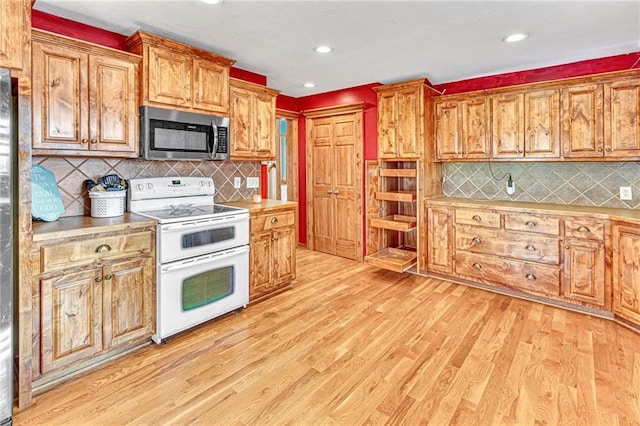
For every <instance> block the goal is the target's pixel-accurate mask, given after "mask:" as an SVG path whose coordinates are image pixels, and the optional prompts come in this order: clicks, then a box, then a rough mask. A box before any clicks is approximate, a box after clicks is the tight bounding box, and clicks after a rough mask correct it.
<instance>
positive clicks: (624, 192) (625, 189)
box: [620, 186, 633, 201]
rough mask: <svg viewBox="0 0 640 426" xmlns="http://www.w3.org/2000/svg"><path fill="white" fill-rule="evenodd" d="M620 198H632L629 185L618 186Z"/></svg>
mask: <svg viewBox="0 0 640 426" xmlns="http://www.w3.org/2000/svg"><path fill="white" fill-rule="evenodd" d="M620 199H621V200H622V201H628V200H633V194H632V193H631V187H630V186H621V187H620Z"/></svg>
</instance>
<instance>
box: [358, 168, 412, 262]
mask: <svg viewBox="0 0 640 426" xmlns="http://www.w3.org/2000/svg"><path fill="white" fill-rule="evenodd" d="M417 166H418V162H417V161H416V160H411V161H409V160H404V161H403V160H393V161H380V162H379V163H378V168H377V179H376V181H377V183H378V185H377V188H375V190H372V191H371V194H372V198H373V199H372V200H371V201H370V203H369V204H370V207H371V211H372V212H374V213H373V215H369V228H370V235H372V236H373V239H374V240H375V242H374V243H373V244H375V245H376V247H375V249H376V250H373V251H374V252H373V253H371V254H369V255H367V256H366V257H365V261H366V262H367V263H370V264H372V265H375V266H377V267H380V268H384V269H388V270H391V271H395V272H404V271H406V270H408V269H410V268H412V267H413V266H415V265H416V263H417V257H418V255H417V246H418V232H417V228H418V227H417V223H418V220H417V205H416V199H417V182H418V167H417ZM370 251H371V250H370Z"/></svg>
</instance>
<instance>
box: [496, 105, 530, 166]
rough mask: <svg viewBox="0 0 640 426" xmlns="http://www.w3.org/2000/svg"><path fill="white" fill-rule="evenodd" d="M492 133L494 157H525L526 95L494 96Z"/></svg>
mask: <svg viewBox="0 0 640 426" xmlns="http://www.w3.org/2000/svg"><path fill="white" fill-rule="evenodd" d="M491 104H492V109H491V112H492V117H491V118H492V120H491V121H492V123H491V124H492V133H493V135H492V136H493V151H492V152H493V157H494V158H523V157H524V95H523V94H522V93H515V94H503V95H496V96H493V97H492V99H491Z"/></svg>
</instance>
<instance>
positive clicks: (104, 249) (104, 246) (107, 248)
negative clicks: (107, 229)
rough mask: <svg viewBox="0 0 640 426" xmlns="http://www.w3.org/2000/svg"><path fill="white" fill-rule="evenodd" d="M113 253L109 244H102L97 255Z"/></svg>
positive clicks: (97, 249)
mask: <svg viewBox="0 0 640 426" xmlns="http://www.w3.org/2000/svg"><path fill="white" fill-rule="evenodd" d="M108 251H111V246H110V245H109V244H101V245H99V246H98V247H97V248H96V253H105V252H108Z"/></svg>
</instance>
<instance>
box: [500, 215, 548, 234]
mask: <svg viewBox="0 0 640 426" xmlns="http://www.w3.org/2000/svg"><path fill="white" fill-rule="evenodd" d="M504 229H509V230H512V231H527V232H536V233H540V234H549V235H556V236H557V235H560V219H559V218H557V217H544V216H543V215H537V214H531V213H505V215H504Z"/></svg>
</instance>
